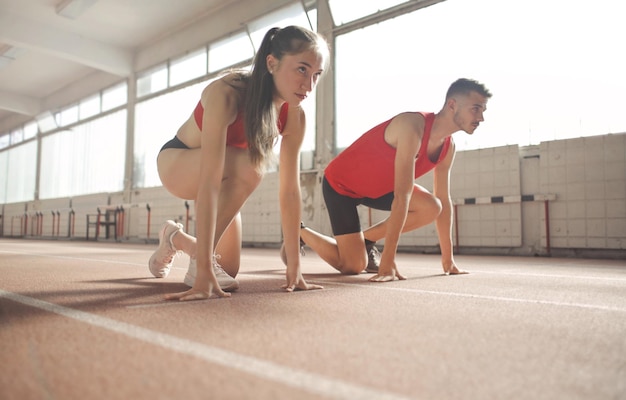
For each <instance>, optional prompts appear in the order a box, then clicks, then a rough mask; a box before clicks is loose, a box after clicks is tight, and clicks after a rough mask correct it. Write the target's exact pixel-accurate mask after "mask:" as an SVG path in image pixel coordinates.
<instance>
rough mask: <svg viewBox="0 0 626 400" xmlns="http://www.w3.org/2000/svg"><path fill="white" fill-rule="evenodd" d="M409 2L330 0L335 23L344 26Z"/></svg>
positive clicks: (395, 0)
mask: <svg viewBox="0 0 626 400" xmlns="http://www.w3.org/2000/svg"><path fill="white" fill-rule="evenodd" d="M407 1H408V0H377V1H362V0H328V6H329V7H330V12H331V14H332V16H333V20H334V21H335V25H343V24H346V23H348V22H351V21H355V20H357V19H359V18H363V17H366V16H368V15H371V14H375V13H377V12H378V11H382V10H386V9H388V8H391V7H393V6H397V5H398V4H402V3H406V2H407Z"/></svg>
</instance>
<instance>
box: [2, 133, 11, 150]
mask: <svg viewBox="0 0 626 400" xmlns="http://www.w3.org/2000/svg"><path fill="white" fill-rule="evenodd" d="M10 145H11V135H9V134H8V133H5V134H3V135H2V136H0V149H3V148H5V147H9V146H10Z"/></svg>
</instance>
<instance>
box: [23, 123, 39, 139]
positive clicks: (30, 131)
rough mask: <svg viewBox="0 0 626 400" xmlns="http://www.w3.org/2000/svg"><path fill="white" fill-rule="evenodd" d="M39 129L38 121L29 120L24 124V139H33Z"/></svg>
mask: <svg viewBox="0 0 626 400" xmlns="http://www.w3.org/2000/svg"><path fill="white" fill-rule="evenodd" d="M37 130H38V128H37V123H36V122H29V123H28V124H26V125H24V140H28V139H32V138H34V137H35V136H37Z"/></svg>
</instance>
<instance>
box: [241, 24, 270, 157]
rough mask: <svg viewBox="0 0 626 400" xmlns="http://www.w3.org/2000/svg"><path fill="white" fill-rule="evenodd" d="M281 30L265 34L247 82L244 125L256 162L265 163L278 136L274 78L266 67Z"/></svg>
mask: <svg viewBox="0 0 626 400" xmlns="http://www.w3.org/2000/svg"><path fill="white" fill-rule="evenodd" d="M278 30H279V28H272V29H270V30H269V31H267V33H266V34H265V36H264V37H263V41H262V42H261V46H260V47H259V50H258V52H257V54H256V56H255V58H254V64H253V65H252V72H251V73H250V77H249V79H248V85H247V92H246V102H245V113H244V126H245V131H246V138H247V140H248V150H249V152H250V159H251V161H252V163H253V164H255V165H257V166H260V165H261V164H264V163H265V160H266V158H267V155H268V154H270V153H271V151H272V147H273V145H274V138H276V137H277V136H278V132H277V128H276V112H275V110H274V104H273V102H272V100H273V96H274V80H273V78H272V75H271V74H270V72H269V71H268V69H267V56H268V55H270V54H272V52H273V51H272V39H273V38H274V35H275V34H276V32H277V31H278Z"/></svg>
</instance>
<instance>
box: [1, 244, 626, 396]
mask: <svg viewBox="0 0 626 400" xmlns="http://www.w3.org/2000/svg"><path fill="white" fill-rule="evenodd" d="M155 248H156V246H155V245H141V244H120V243H110V242H108V243H106V242H64V241H44V240H15V239H0V398H1V399H4V400H13V399H15V400H27V399H107V400H111V399H135V400H143V399H151V400H152V399H323V398H338V399H350V400H352V399H481V400H484V399H532V400H539V399H551V400H553V399H568V400H571V399H624V398H626V261H623V260H597V259H572V258H568V259H559V258H539V257H535V258H524V257H495V256H494V257H484V256H480V257H479V256H463V255H461V256H457V257H456V261H457V264H458V265H459V267H461V268H464V269H467V270H469V271H470V272H471V273H470V274H469V275H463V276H445V275H443V274H442V273H441V266H440V263H439V257H438V256H436V255H421V254H407V253H401V254H399V255H398V258H397V262H398V267H399V269H400V271H401V272H403V273H404V274H405V275H407V277H408V280H406V281H394V282H390V283H370V282H368V281H367V279H368V277H369V276H370V275H365V274H363V275H357V276H342V275H339V274H338V273H336V272H335V271H334V270H333V269H332V268H331V267H329V266H328V265H326V264H325V263H324V262H322V261H321V260H320V259H319V258H318V257H317V256H316V255H315V254H314V253H313V252H311V251H309V253H308V254H307V255H306V256H305V257H303V265H302V268H303V272H304V274H305V278H306V279H307V280H308V281H310V282H314V283H319V284H322V285H324V289H323V290H316V291H311V292H294V293H286V292H284V291H283V290H282V289H281V285H282V284H283V283H284V266H283V265H282V263H281V262H280V259H279V257H278V250H277V249H258V248H246V249H244V251H243V256H242V268H241V271H240V274H239V275H238V277H237V279H238V280H239V283H240V288H239V290H238V291H236V292H234V293H233V295H232V297H230V298H223V299H221V298H217V297H215V298H212V299H210V300H205V301H200V302H187V303H182V302H171V301H165V300H163V295H164V294H165V293H170V292H177V291H182V290H184V289H185V288H186V286H184V284H183V283H182V280H183V277H184V275H185V272H186V268H187V267H186V266H187V262H188V258H187V256H185V255H181V256H179V257H177V258H176V260H175V264H174V266H175V268H174V269H173V270H172V273H171V274H170V276H169V277H168V278H166V279H155V278H153V277H152V276H151V275H150V272H149V271H148V268H147V260H148V258H149V257H150V255H151V254H152V252H153V251H154V249H155Z"/></svg>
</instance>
